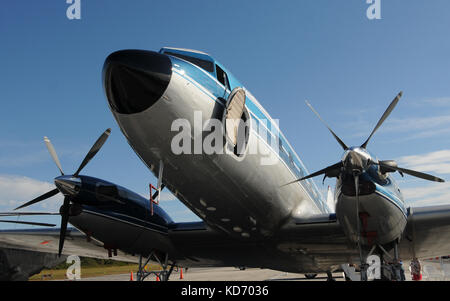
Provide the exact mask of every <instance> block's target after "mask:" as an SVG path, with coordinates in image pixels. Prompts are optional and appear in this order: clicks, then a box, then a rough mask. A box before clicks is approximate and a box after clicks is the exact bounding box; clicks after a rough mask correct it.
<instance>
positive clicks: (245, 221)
mask: <svg viewBox="0 0 450 301" xmlns="http://www.w3.org/2000/svg"><path fill="white" fill-rule="evenodd" d="M223 109H224V108H223V104H221V103H220V102H218V101H214V100H212V99H211V98H210V97H209V96H208V95H206V94H205V93H204V91H202V89H200V88H199V87H198V86H197V85H194V84H192V83H191V82H190V81H188V80H186V79H185V78H184V77H183V76H181V75H179V74H177V73H176V72H174V73H173V75H172V78H171V81H170V83H169V86H168V88H167V90H166V91H165V93H164V95H163V96H162V98H161V99H160V100H159V101H158V102H156V103H155V104H154V105H153V106H151V107H150V108H149V109H147V110H145V111H143V112H140V113H136V114H119V113H117V112H115V111H114V110H112V112H113V114H114V117H115V118H116V120H117V122H118V124H119V126H120V128H121V130H122V132H123V133H124V135H125V137H126V138H127V140H128V142H129V144H130V145H131V147H132V148H133V149H134V151H135V152H136V153H137V154H138V156H139V157H140V158H141V159H142V161H143V162H144V163H145V164H146V165H147V166H148V167H149V169H151V170H152V171H153V172H154V173H155V175H156V173H157V172H158V169H159V162H160V161H161V160H162V161H163V162H164V174H163V182H164V183H165V184H166V185H167V187H168V188H169V189H170V190H171V191H172V192H173V193H174V194H175V196H176V197H178V199H179V200H180V201H182V202H183V203H184V204H185V205H186V206H187V207H189V208H190V209H191V210H192V211H193V212H194V213H196V214H197V215H198V216H199V217H200V218H201V219H203V220H204V221H206V223H208V225H210V226H211V227H213V228H216V229H221V230H222V231H224V232H226V233H228V234H230V235H232V236H234V237H236V238H242V239H251V240H253V239H256V240H258V239H262V238H266V237H271V236H273V235H274V233H275V232H276V231H277V230H278V229H279V228H280V227H281V225H282V224H283V223H284V222H285V221H286V220H287V219H289V218H290V217H291V216H292V215H308V214H309V215H311V214H318V213H320V210H319V209H318V208H317V206H316V205H315V203H314V202H313V201H312V198H311V196H310V195H308V193H307V192H306V191H305V190H304V189H303V186H302V185H301V184H296V185H291V186H288V187H285V188H283V189H281V188H280V186H281V185H283V184H285V183H287V182H289V181H292V180H294V179H295V176H294V174H293V173H292V172H291V171H290V170H289V169H288V168H287V167H286V165H285V164H284V163H283V162H282V161H281V160H277V162H275V164H272V165H261V164H260V162H261V155H259V154H250V153H248V152H246V153H245V154H244V155H243V156H242V157H238V156H236V155H234V154H233V153H223V154H212V155H207V154H205V153H201V154H181V155H177V154H174V152H173V150H172V149H171V142H172V139H173V137H174V136H175V135H176V134H177V133H178V132H177V131H173V130H172V123H173V121H175V120H177V119H186V120H187V121H188V122H189V124H190V125H191V126H192V129H191V130H192V136H191V138H192V145H194V143H196V142H195V141H194V140H195V139H198V138H199V137H194V133H199V132H200V133H202V128H199V127H203V126H204V124H205V122H206V121H207V120H208V119H212V118H217V119H220V118H221V116H222V113H223ZM194 112H197V113H198V112H201V116H202V118H203V122H202V124H200V125H199V124H198V122H197V123H195V122H194ZM248 144H249V146H248V147H252V145H253V146H254V145H258V146H259V147H260V148H266V150H265V151H266V152H269V151H270V149H269V148H268V146H267V145H265V144H264V143H263V142H262V141H261V140H260V139H259V137H258V136H257V135H256V134H255V132H254V131H253V130H250V135H249V141H248Z"/></svg>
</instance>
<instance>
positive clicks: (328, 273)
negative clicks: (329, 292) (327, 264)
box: [327, 271, 336, 281]
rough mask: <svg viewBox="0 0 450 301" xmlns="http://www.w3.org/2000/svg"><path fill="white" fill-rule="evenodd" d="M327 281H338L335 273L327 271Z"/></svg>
mask: <svg viewBox="0 0 450 301" xmlns="http://www.w3.org/2000/svg"><path fill="white" fill-rule="evenodd" d="M327 281H336V280H334V278H333V274H332V273H331V272H330V271H328V272H327Z"/></svg>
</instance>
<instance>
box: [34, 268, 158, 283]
mask: <svg viewBox="0 0 450 301" xmlns="http://www.w3.org/2000/svg"><path fill="white" fill-rule="evenodd" d="M138 268H139V266H138V265H137V264H126V265H110V266H107V265H106V266H87V267H86V266H83V264H82V265H81V278H89V277H99V276H106V275H117V274H131V272H133V274H134V275H133V278H135V277H136V271H137V270H138ZM148 268H150V270H153V271H158V270H160V269H161V268H160V266H159V265H157V264H155V265H149V266H148ZM64 279H67V277H66V269H63V268H60V267H59V268H56V269H49V270H42V271H41V272H40V273H39V274H36V275H33V276H32V277H30V279H29V281H45V280H64Z"/></svg>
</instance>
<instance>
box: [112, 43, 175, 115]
mask: <svg viewBox="0 0 450 301" xmlns="http://www.w3.org/2000/svg"><path fill="white" fill-rule="evenodd" d="M171 76H172V62H171V60H170V58H169V57H168V56H167V55H164V54H160V53H157V52H153V51H145V50H121V51H117V52H114V53H112V54H110V55H109V56H108V57H107V58H106V60H105V64H104V66H103V83H104V88H105V92H106V97H107V98H108V101H109V103H110V105H111V108H112V109H113V110H115V111H116V112H117V113H121V114H134V113H139V112H142V111H145V110H147V109H148V108H150V107H151V106H152V105H153V104H155V103H156V102H157V101H158V100H159V99H160V98H161V96H162V95H163V94H164V92H165V91H166V89H167V86H168V85H169V82H170V78H171Z"/></svg>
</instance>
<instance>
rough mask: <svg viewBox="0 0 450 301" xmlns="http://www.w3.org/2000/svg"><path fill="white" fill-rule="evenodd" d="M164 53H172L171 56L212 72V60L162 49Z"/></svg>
mask: <svg viewBox="0 0 450 301" xmlns="http://www.w3.org/2000/svg"><path fill="white" fill-rule="evenodd" d="M164 54H168V55H172V56H175V57H178V58H180V59H183V60H185V61H188V62H190V63H192V64H194V65H197V66H199V67H200V68H202V69H204V70H206V71H208V72H214V63H213V62H210V61H207V60H202V59H199V58H195V57H191V56H187V55H184V54H179V53H174V52H171V51H164Z"/></svg>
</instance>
